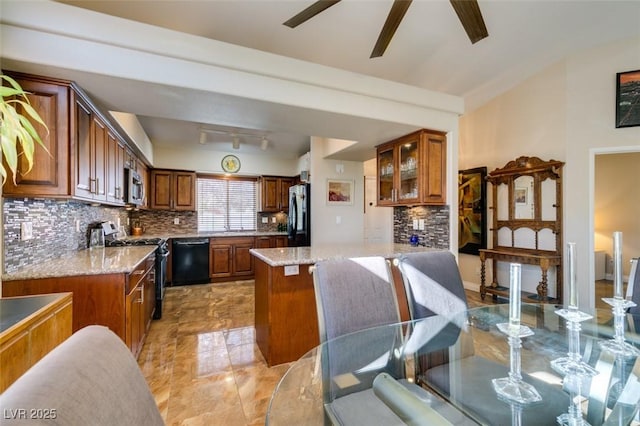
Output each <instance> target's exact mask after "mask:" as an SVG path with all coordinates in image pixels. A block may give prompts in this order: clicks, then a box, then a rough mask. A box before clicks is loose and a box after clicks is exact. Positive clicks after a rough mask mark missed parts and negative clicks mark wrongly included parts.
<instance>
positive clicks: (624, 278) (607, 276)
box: [604, 274, 629, 283]
mask: <svg viewBox="0 0 640 426" xmlns="http://www.w3.org/2000/svg"><path fill="white" fill-rule="evenodd" d="M604 279H605V280H607V281H613V274H604ZM622 282H623V283H628V282H629V275H623V276H622Z"/></svg>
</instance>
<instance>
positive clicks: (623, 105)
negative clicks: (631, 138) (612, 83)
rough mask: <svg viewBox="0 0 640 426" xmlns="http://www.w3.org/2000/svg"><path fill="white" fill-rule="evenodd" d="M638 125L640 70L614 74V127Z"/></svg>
mask: <svg viewBox="0 0 640 426" xmlns="http://www.w3.org/2000/svg"><path fill="white" fill-rule="evenodd" d="M631 126H640V70H635V71H627V72H619V73H618V74H616V127H631Z"/></svg>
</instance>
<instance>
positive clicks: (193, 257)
mask: <svg viewBox="0 0 640 426" xmlns="http://www.w3.org/2000/svg"><path fill="white" fill-rule="evenodd" d="M171 253H172V255H173V258H172V262H173V265H172V272H173V279H172V283H173V285H182V284H206V283H208V282H209V239H208V238H174V239H173V244H172V250H171Z"/></svg>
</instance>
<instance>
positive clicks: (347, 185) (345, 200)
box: [326, 179, 354, 206]
mask: <svg viewBox="0 0 640 426" xmlns="http://www.w3.org/2000/svg"><path fill="white" fill-rule="evenodd" d="M353 187H354V182H353V181H352V180H339V179H327V193H326V201H327V204H328V205H337V206H350V205H352V204H353V197H354V192H353V191H354V188H353Z"/></svg>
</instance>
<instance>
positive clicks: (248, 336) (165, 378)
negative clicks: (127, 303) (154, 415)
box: [138, 280, 288, 426]
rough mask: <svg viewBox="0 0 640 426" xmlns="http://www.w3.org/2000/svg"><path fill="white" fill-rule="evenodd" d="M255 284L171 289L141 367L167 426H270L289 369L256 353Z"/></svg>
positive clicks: (237, 283) (193, 286)
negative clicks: (272, 402) (273, 401)
mask: <svg viewBox="0 0 640 426" xmlns="http://www.w3.org/2000/svg"><path fill="white" fill-rule="evenodd" d="M253 292H254V289H253V280H251V281H237V282H232V283H224V284H206V285H191V286H181V287H172V288H168V289H167V292H166V298H165V304H164V312H163V317H162V319H160V320H156V321H153V322H152V324H151V329H150V331H149V335H148V336H147V340H146V342H145V344H144V347H143V349H142V353H141V354H140V357H139V359H138V363H139V365H140V368H141V369H142V372H143V374H144V376H145V377H146V379H147V382H148V383H149V385H150V387H151V391H152V392H153V394H154V396H155V398H156V402H157V403H158V406H159V408H160V412H161V413H162V416H163V418H164V419H165V422H166V424H167V425H225V426H226V425H229V426H233V425H241V426H245V425H263V424H264V417H265V413H266V411H267V407H268V404H269V398H270V396H271V393H272V392H273V389H274V387H275V385H276V384H277V383H278V381H279V380H280V378H281V377H282V375H283V374H284V373H285V372H286V370H287V368H288V365H286V364H284V365H280V366H276V367H272V368H268V367H267V365H266V363H265V361H264V359H263V357H262V354H261V353H260V351H259V349H258V348H257V346H256V345H255V338H254V333H253V309H254V307H253Z"/></svg>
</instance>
